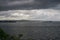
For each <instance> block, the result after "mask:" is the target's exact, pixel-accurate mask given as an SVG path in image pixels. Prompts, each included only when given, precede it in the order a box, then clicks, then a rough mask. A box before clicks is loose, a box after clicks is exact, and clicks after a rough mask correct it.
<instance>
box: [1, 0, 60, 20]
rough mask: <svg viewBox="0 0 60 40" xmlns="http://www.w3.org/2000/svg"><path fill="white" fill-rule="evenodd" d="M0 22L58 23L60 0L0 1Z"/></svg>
mask: <svg viewBox="0 0 60 40" xmlns="http://www.w3.org/2000/svg"><path fill="white" fill-rule="evenodd" d="M0 20H46V21H60V0H0Z"/></svg>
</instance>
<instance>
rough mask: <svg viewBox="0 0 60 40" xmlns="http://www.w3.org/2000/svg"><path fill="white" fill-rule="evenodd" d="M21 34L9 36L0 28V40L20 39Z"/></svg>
mask: <svg viewBox="0 0 60 40" xmlns="http://www.w3.org/2000/svg"><path fill="white" fill-rule="evenodd" d="M22 36H23V34H19V35H18V36H16V35H12V36H10V35H8V34H7V33H5V32H4V31H3V30H2V29H1V28H0V40H21V37H22Z"/></svg>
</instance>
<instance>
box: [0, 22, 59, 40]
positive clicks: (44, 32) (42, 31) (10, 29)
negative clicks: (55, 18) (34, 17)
mask: <svg viewBox="0 0 60 40" xmlns="http://www.w3.org/2000/svg"><path fill="white" fill-rule="evenodd" d="M0 27H1V28H2V29H3V30H4V31H5V32H6V33H8V34H11V35H14V34H21V33H22V34H23V35H24V36H23V38H29V37H31V38H34V39H38V40H39V39H40V38H43V39H47V38H56V37H58V38H60V23H42V22H16V23H0ZM58 40H59V39H58Z"/></svg>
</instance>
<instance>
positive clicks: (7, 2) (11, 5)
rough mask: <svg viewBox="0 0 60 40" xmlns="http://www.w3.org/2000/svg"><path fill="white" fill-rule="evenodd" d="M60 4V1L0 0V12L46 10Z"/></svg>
mask: <svg viewBox="0 0 60 40" xmlns="http://www.w3.org/2000/svg"><path fill="white" fill-rule="evenodd" d="M58 4H60V0H0V10H10V9H46V8H51V7H54V6H56V5H58Z"/></svg>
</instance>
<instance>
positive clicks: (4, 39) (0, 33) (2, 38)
mask: <svg viewBox="0 0 60 40" xmlns="http://www.w3.org/2000/svg"><path fill="white" fill-rule="evenodd" d="M21 37H23V34H18V36H17V35H9V34H7V33H5V32H4V30H2V29H1V28H0V40H25V39H21ZM59 39H60V38H59V37H55V38H54V39H52V38H47V40H59ZM26 40H36V39H32V38H28V39H26ZM39 40H44V38H40V39H39Z"/></svg>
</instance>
